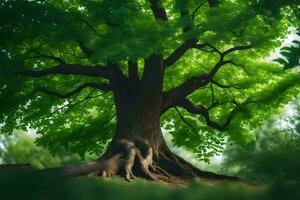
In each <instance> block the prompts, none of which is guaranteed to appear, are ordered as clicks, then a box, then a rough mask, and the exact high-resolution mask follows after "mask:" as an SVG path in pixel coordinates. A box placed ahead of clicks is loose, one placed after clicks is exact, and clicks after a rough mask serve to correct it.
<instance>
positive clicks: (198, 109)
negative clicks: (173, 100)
mask: <svg viewBox="0 0 300 200" xmlns="http://www.w3.org/2000/svg"><path fill="white" fill-rule="evenodd" d="M178 106H180V107H182V108H184V109H186V110H187V111H188V112H189V113H192V114H198V115H202V116H203V117H204V118H205V121H206V123H207V125H208V126H210V127H212V128H214V129H217V130H219V131H225V130H226V127H227V126H228V125H229V124H230V122H231V121H232V119H233V117H234V115H235V114H236V110H237V109H236V108H234V109H233V110H232V111H231V112H230V113H229V115H228V117H227V119H226V121H225V123H224V124H223V125H221V124H219V123H217V122H214V121H213V120H212V119H211V118H210V116H209V112H208V109H207V108H205V107H204V106H201V105H195V104H193V103H192V102H191V101H189V100H188V99H184V100H183V101H181V102H179V104H178Z"/></svg>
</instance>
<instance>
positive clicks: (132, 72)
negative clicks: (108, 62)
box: [128, 61, 139, 84]
mask: <svg viewBox="0 0 300 200" xmlns="http://www.w3.org/2000/svg"><path fill="white" fill-rule="evenodd" d="M128 73H129V81H130V82H131V83H133V84H136V83H138V81H139V75H138V64H137V63H136V62H132V61H128Z"/></svg>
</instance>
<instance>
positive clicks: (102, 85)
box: [31, 82, 112, 99]
mask: <svg viewBox="0 0 300 200" xmlns="http://www.w3.org/2000/svg"><path fill="white" fill-rule="evenodd" d="M85 88H94V89H99V90H102V91H110V90H111V89H112V86H111V85H110V84H105V83H93V82H88V83H84V84H82V85H80V86H79V87H78V88H76V89H74V90H72V91H70V92H67V93H59V92H57V91H53V90H48V89H45V88H38V89H36V90H34V91H33V92H32V93H31V94H35V93H37V92H43V93H45V94H48V95H51V96H56V97H59V98H62V99H65V98H68V97H71V96H74V95H75V94H77V93H79V92H81V91H82V90H83V89H85Z"/></svg>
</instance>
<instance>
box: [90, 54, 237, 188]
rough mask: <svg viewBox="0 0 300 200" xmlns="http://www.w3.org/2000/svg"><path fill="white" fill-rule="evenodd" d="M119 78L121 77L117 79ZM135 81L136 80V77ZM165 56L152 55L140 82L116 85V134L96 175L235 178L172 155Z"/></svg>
mask: <svg viewBox="0 0 300 200" xmlns="http://www.w3.org/2000/svg"><path fill="white" fill-rule="evenodd" d="M116 80H117V81H120V78H119V77H117V78H116ZM134 80H136V79H134ZM162 84H163V65H162V57H161V56H159V55H152V56H151V57H150V58H149V59H148V60H146V62H145V68H144V74H143V77H142V80H141V81H140V83H136V82H132V80H130V79H129V82H128V81H123V82H120V83H119V84H118V87H117V88H115V93H114V97H115V105H116V110H117V128H116V134H115V136H114V138H113V140H112V142H111V144H110V145H109V147H108V149H107V151H106V153H105V154H104V155H103V156H102V157H101V158H100V159H99V162H100V163H105V164H104V166H101V167H102V168H101V169H100V170H98V171H97V172H96V173H94V174H96V175H99V176H114V175H120V176H123V177H125V178H126V179H127V180H131V179H133V178H135V177H142V178H146V179H150V180H154V181H161V182H167V183H173V184H174V183H175V184H180V183H184V182H186V181H187V180H189V179H192V178H195V177H202V178H205V179H210V180H220V179H230V180H235V178H231V177H226V176H221V175H217V174H213V173H209V172H203V171H201V170H199V169H197V168H195V167H193V166H192V165H191V164H189V163H188V162H186V161H184V160H183V159H182V158H180V157H178V156H177V155H175V154H173V153H172V152H171V151H170V150H169V148H168V146H167V145H166V143H165V141H164V138H163V135H162V131H161V128H160V115H161V112H162V110H161V108H162Z"/></svg>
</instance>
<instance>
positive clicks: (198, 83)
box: [162, 43, 251, 111]
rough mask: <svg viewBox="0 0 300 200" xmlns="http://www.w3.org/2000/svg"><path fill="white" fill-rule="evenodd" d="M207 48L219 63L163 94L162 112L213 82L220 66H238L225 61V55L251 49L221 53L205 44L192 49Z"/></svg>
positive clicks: (246, 47) (233, 48) (232, 49)
mask: <svg viewBox="0 0 300 200" xmlns="http://www.w3.org/2000/svg"><path fill="white" fill-rule="evenodd" d="M207 46H208V47H209V48H210V49H211V52H216V53H217V54H218V55H219V61H218V62H217V63H216V64H215V65H214V67H213V68H212V69H211V71H210V72H208V73H205V74H201V75H198V76H194V77H191V78H190V79H188V80H187V81H185V82H184V83H182V84H181V85H179V86H177V87H175V88H173V89H172V90H170V91H167V92H164V94H163V101H164V102H163V108H162V110H163V111H165V110H167V109H169V108H171V107H173V105H175V104H177V103H178V102H179V101H180V100H181V99H184V98H185V97H186V96H188V95H190V94H191V93H193V92H194V91H196V90H198V89H199V88H201V87H204V86H206V85H207V84H208V83H210V82H211V81H212V80H213V78H214V76H215V75H216V74H217V72H218V71H219V70H220V69H221V68H222V66H224V65H227V64H232V65H235V66H239V65H237V64H236V63H234V62H233V61H232V60H230V59H228V60H226V59H225V56H226V55H228V54H230V53H232V52H235V51H239V50H246V49H250V48H251V46H250V45H247V46H237V47H232V48H230V49H228V50H226V51H224V52H221V51H219V50H218V49H217V48H215V47H213V46H212V45H210V44H207V43H205V44H197V45H195V46H194V48H195V47H197V48H198V49H200V50H203V49H205V47H207Z"/></svg>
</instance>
